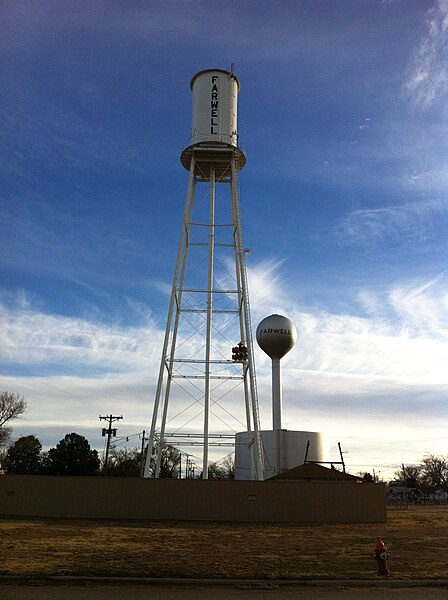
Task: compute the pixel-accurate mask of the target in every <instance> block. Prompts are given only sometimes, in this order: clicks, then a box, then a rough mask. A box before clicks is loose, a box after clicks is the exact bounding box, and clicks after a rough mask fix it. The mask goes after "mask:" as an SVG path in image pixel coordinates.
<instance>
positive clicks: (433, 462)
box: [421, 454, 448, 491]
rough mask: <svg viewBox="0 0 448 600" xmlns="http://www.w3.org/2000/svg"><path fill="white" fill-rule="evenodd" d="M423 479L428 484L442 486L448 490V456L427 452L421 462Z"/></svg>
mask: <svg viewBox="0 0 448 600" xmlns="http://www.w3.org/2000/svg"><path fill="white" fill-rule="evenodd" d="M421 471H422V476H423V480H424V481H425V483H426V484H428V485H435V486H440V487H442V488H443V489H444V490H445V491H448V457H447V456H436V455H435V454H427V455H426V456H425V457H424V458H423V460H422V464H421Z"/></svg>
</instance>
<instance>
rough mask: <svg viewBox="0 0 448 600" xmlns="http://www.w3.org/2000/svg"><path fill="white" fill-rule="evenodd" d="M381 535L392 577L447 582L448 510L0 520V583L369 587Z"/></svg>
mask: <svg viewBox="0 0 448 600" xmlns="http://www.w3.org/2000/svg"><path fill="white" fill-rule="evenodd" d="M377 537H381V538H382V539H383V540H384V542H385V543H386V545H387V547H388V549H389V552H390V553H391V557H390V559H389V568H390V572H391V573H390V575H389V578H391V579H438V578H442V579H445V578H446V577H447V573H448V507H447V506H416V507H410V508H409V510H397V509H390V510H389V512H388V522H387V523H380V524H366V525H359V524H355V525H353V524H350V525H328V524H323V525H296V524H276V523H273V524H249V523H244V524H241V523H235V524H234V523H209V522H207V523H200V522H199V523H196V522H194V523H193V522H188V523H184V522H182V523H181V522H154V521H117V520H113V521H111V520H104V521H101V520H81V519H67V520H66V519H47V518H45V519H0V557H1V560H0V575H20V576H35V577H42V576H46V575H47V576H48V575H81V576H115V577H125V576H132V577H187V578H188V577H191V578H236V579H238V578H244V579H246V578H249V579H298V580H300V579H303V578H305V579H310V578H315V579H326V578H328V579H333V578H336V579H370V578H372V577H375V576H376V561H375V560H374V558H373V557H372V554H373V551H374V549H375V542H376V538H377Z"/></svg>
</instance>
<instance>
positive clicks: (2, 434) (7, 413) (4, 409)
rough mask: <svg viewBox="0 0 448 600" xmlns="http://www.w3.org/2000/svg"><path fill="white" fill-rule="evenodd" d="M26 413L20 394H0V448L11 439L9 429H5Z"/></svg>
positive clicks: (24, 403)
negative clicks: (13, 420) (7, 424)
mask: <svg viewBox="0 0 448 600" xmlns="http://www.w3.org/2000/svg"><path fill="white" fill-rule="evenodd" d="M25 411H26V402H25V399H24V397H23V396H21V395H20V394H11V392H1V393H0V446H5V445H6V443H7V442H8V441H9V439H10V437H11V431H12V429H11V427H5V423H8V422H9V421H11V420H12V419H17V417H20V415H23V413H24V412H25Z"/></svg>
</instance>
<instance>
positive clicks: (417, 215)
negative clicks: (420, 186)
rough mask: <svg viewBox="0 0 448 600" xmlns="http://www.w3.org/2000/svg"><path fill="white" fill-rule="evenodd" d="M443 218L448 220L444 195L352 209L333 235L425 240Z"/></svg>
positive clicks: (352, 240) (353, 240)
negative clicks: (396, 203) (431, 198)
mask: <svg viewBox="0 0 448 600" xmlns="http://www.w3.org/2000/svg"><path fill="white" fill-rule="evenodd" d="M445 221H448V201H447V200H446V199H434V200H419V201H414V202H408V203H406V204H400V205H397V206H384V207H380V208H373V209H370V208H369V209H359V210H354V211H352V212H351V213H350V214H348V215H347V216H346V217H345V219H344V220H343V222H342V225H341V227H340V229H339V230H338V231H337V237H338V238H339V239H340V240H341V241H343V242H345V243H351V244H359V243H364V242H366V243H384V239H385V238H388V239H389V240H391V239H396V240H398V239H400V242H401V243H403V242H406V243H408V244H409V243H415V242H417V243H418V242H425V241H426V240H427V239H428V238H429V237H431V236H433V235H434V231H436V230H437V227H438V226H439V225H440V223H441V222H445Z"/></svg>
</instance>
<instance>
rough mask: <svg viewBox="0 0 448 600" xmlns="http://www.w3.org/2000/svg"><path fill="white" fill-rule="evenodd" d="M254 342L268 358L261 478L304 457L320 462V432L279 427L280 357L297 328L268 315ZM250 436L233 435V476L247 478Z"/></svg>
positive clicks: (290, 344) (323, 446)
mask: <svg viewBox="0 0 448 600" xmlns="http://www.w3.org/2000/svg"><path fill="white" fill-rule="evenodd" d="M256 337H257V342H258V345H259V346H260V348H261V349H262V350H263V351H264V352H266V354H267V355H268V356H269V357H270V358H271V360H272V430H270V431H267V430H262V431H261V432H260V435H261V440H262V446H263V452H264V478H265V479H269V478H270V477H273V476H274V475H276V474H278V473H281V472H282V471H285V470H287V469H292V468H293V467H296V466H298V465H301V464H303V462H304V460H305V455H307V460H309V461H315V462H324V461H325V460H326V458H325V457H326V456H328V447H327V446H328V445H327V441H326V439H325V436H324V434H323V433H320V432H316V431H288V430H286V429H282V372H281V363H280V361H281V359H282V358H283V357H284V356H285V355H286V354H287V353H288V352H289V351H290V350H292V348H293V347H294V344H295V343H296V339H297V331H296V328H295V327H294V324H293V323H292V321H290V320H289V319H288V318H287V317H284V316H282V315H270V316H269V317H266V318H265V319H263V320H262V321H261V323H260V324H259V325H258V327H257V333H256ZM252 439H253V436H252V437H251V433H250V432H241V433H237V434H236V436H235V479H248V472H249V469H248V462H249V457H250V445H251V441H252Z"/></svg>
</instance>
